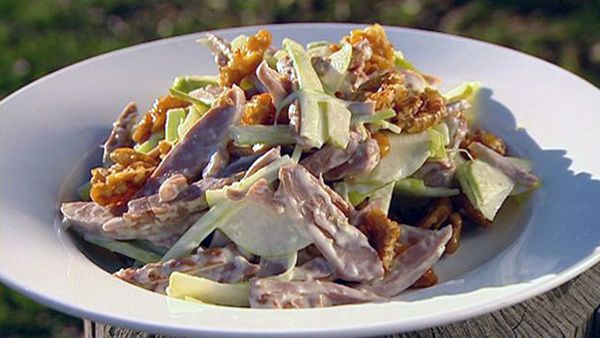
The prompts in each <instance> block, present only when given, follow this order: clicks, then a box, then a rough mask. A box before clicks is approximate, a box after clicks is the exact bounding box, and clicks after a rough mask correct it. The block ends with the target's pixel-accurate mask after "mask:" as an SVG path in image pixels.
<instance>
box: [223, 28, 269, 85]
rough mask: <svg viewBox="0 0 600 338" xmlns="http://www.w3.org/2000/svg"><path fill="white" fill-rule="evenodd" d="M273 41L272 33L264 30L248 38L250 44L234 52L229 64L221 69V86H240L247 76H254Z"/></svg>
mask: <svg viewBox="0 0 600 338" xmlns="http://www.w3.org/2000/svg"><path fill="white" fill-rule="evenodd" d="M271 40H272V37H271V33H269V32H268V31H266V30H263V29H261V30H259V31H258V32H257V33H256V34H254V35H251V36H250V37H248V43H247V44H245V45H243V46H242V47H241V48H239V49H237V50H234V51H233V52H232V55H231V58H230V59H229V60H228V62H227V64H226V65H224V66H222V67H221V66H220V67H219V73H220V78H221V80H220V84H221V85H222V86H225V87H230V86H232V85H234V84H237V85H239V84H240V82H242V80H243V79H244V78H245V77H246V76H248V75H250V74H254V71H255V70H256V67H258V65H259V64H260V63H261V62H262V61H263V58H264V55H265V51H267V49H268V48H269V46H270V45H271Z"/></svg>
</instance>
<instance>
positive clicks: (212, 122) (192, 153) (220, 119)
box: [141, 86, 246, 196]
mask: <svg viewBox="0 0 600 338" xmlns="http://www.w3.org/2000/svg"><path fill="white" fill-rule="evenodd" d="M245 102H246V98H245V97H244V92H243V91H242V90H241V89H240V88H239V87H237V86H234V87H233V88H231V89H229V90H228V91H227V92H226V93H224V94H223V96H221V98H220V99H219V103H218V104H216V105H215V106H214V107H213V108H211V109H210V110H209V111H207V112H206V114H205V115H204V116H203V117H202V118H201V119H200V120H199V121H198V122H196V124H194V126H192V128H191V129H190V130H189V131H188V132H187V134H186V135H185V136H184V138H183V139H182V140H181V141H180V142H179V143H177V145H175V147H174V148H173V149H172V150H171V151H170V152H169V154H168V155H167V156H166V157H165V158H164V159H163V160H162V162H161V163H160V164H159V166H158V167H157V168H156V170H155V171H154V172H153V173H152V176H150V178H149V179H148V181H146V183H145V184H144V187H143V188H142V189H141V194H142V195H144V196H149V195H152V194H154V193H156V191H157V190H158V187H159V186H160V185H161V184H162V183H163V182H164V181H165V180H166V179H167V178H168V177H169V176H171V175H174V174H182V175H183V176H185V177H186V178H187V179H188V181H191V180H194V179H197V178H198V176H200V174H201V173H202V171H203V170H204V168H205V167H206V166H207V164H208V163H209V161H210V159H211V157H212V156H213V154H214V153H215V152H217V151H219V150H220V149H221V148H222V147H224V143H225V142H226V140H227V139H228V135H229V129H230V128H231V127H232V126H234V125H237V124H238V123H239V121H240V117H241V114H242V110H243V106H244V103H245Z"/></svg>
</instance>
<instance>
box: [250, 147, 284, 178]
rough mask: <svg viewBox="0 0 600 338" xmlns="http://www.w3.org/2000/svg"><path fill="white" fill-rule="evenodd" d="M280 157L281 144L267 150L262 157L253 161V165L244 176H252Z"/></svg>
mask: <svg viewBox="0 0 600 338" xmlns="http://www.w3.org/2000/svg"><path fill="white" fill-rule="evenodd" d="M280 158H281V147H280V146H277V147H275V148H271V149H269V150H268V151H267V152H265V153H264V154H262V155H260V157H259V158H257V159H256V161H254V162H253V163H252V165H251V166H250V167H249V168H248V170H247V171H246V174H245V175H244V178H246V177H248V176H252V175H253V174H255V173H256V172H257V171H259V170H260V169H262V168H264V167H266V166H267V165H269V164H270V163H272V162H274V161H276V160H278V159H280Z"/></svg>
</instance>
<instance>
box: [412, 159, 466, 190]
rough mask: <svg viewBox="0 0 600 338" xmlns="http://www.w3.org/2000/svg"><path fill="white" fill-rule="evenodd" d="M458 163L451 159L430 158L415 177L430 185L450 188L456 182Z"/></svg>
mask: <svg viewBox="0 0 600 338" xmlns="http://www.w3.org/2000/svg"><path fill="white" fill-rule="evenodd" d="M455 174H456V164H455V163H454V161H453V160H451V159H429V160H427V161H426V162H425V163H424V164H423V166H422V167H421V168H419V170H417V172H415V173H414V174H413V177H414V178H418V179H421V180H423V183H425V185H426V186H428V187H445V188H450V187H451V186H452V184H453V183H454V176H455Z"/></svg>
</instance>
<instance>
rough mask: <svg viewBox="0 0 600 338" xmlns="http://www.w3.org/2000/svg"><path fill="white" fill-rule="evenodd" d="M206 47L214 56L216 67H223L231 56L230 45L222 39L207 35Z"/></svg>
mask: <svg viewBox="0 0 600 338" xmlns="http://www.w3.org/2000/svg"><path fill="white" fill-rule="evenodd" d="M206 46H207V47H208V49H210V51H211V52H212V53H213V55H214V56H215V63H216V64H217V66H219V67H225V66H226V65H227V63H228V62H229V59H230V58H231V56H232V54H233V53H232V52H231V43H230V42H229V41H227V40H225V39H223V38H222V37H219V36H216V35H214V34H211V33H207V34H206Z"/></svg>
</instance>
